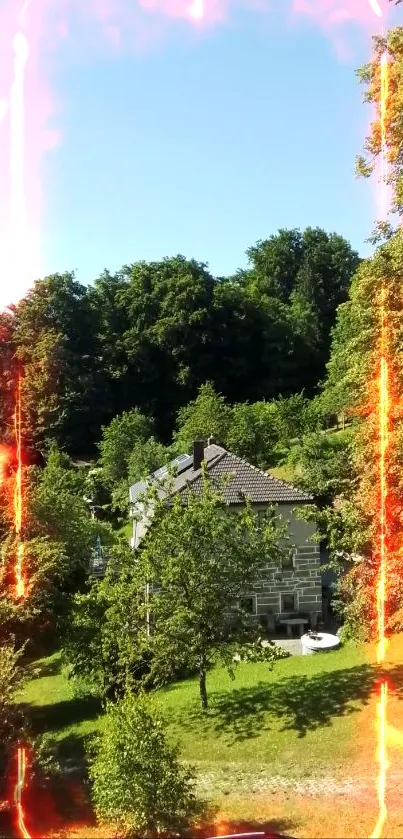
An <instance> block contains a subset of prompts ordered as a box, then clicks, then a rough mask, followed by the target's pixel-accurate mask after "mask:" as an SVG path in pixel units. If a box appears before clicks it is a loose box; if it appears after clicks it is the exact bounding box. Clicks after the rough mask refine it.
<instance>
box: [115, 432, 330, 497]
mask: <svg viewBox="0 0 403 839" xmlns="http://www.w3.org/2000/svg"><path fill="white" fill-rule="evenodd" d="M204 461H205V463H206V469H207V472H208V475H209V477H210V478H211V479H212V480H213V482H214V483H215V482H216V483H217V486H218V487H220V489H221V492H222V494H223V497H224V500H225V501H226V503H227V504H242V503H244V501H245V498H249V499H250V501H251V503H252V504H306V503H308V502H310V501H313V497H312V495H310V494H309V493H307V492H304V491H303V490H301V489H298V488H297V487H294V486H293V485H292V484H289V483H287V482H286V481H281V480H279V478H275V477H274V476H273V475H268V474H266V472H263V471H262V470H261V469H258V468H257V467H256V466H253V465H252V464H251V463H248V462H247V461H246V460H243V459H242V458H240V457H237V456H236V455H234V454H232V453H231V452H228V451H227V450H226V449H224V448H222V446H218V445H216V444H215V443H214V444H212V445H210V446H207V447H206V448H205V450H204ZM170 468H173V469H175V471H176V476H175V477H174V479H173V483H172V488H171V494H172V495H174V494H176V493H179V492H180V493H186V492H187V491H189V489H190V487H191V488H192V491H194V492H196V493H197V492H201V488H202V471H201V469H198V470H196V471H194V470H193V458H192V456H191V455H181V456H180V458H176V460H174V461H172V463H171V464H169V466H166V467H163V468H162V469H158V470H157V472H154V474H153V475H151V476H150V478H147V479H146V480H145V481H139V482H138V483H137V484H135V485H134V486H132V487H131V488H130V501H131V503H132V504H133V503H135V501H136V500H137V498H139V496H140V495H142V494H143V493H144V492H145V491H146V489H147V487H148V486H149V485H150V483H152V480H153V479H155V480H156V481H158V480H162V479H163V477H164V475H168V474H169V471H170ZM223 478H227V481H226V482H225V483H224V485H223V486H222V482H223ZM164 494H165V493H164V492H163V490H162V491H161V496H163V495H164Z"/></svg>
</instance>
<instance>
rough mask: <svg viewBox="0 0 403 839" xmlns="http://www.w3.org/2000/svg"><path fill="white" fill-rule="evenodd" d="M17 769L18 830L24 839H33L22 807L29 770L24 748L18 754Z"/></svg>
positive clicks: (15, 798) (15, 794)
mask: <svg viewBox="0 0 403 839" xmlns="http://www.w3.org/2000/svg"><path fill="white" fill-rule="evenodd" d="M17 768H18V776H17V785H16V787H15V793H14V800H15V805H16V808H17V816H18V829H19V831H20V834H21V836H22V837H23V839H31V834H30V833H28V830H27V828H26V826H25V815H24V810H23V807H22V801H21V799H22V791H23V789H24V786H25V772H26V768H27V757H26V752H25V749H24V748H19V749H18V752H17Z"/></svg>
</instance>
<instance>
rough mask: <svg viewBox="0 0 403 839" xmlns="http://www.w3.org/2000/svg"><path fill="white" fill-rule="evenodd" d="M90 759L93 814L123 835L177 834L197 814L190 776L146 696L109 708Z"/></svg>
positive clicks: (198, 806) (199, 811) (132, 698)
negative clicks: (175, 832)
mask: <svg viewBox="0 0 403 839" xmlns="http://www.w3.org/2000/svg"><path fill="white" fill-rule="evenodd" d="M91 752H92V754H90V761H89V762H90V778H91V781H92V785H93V786H92V795H93V802H94V807H95V812H96V814H97V816H98V818H99V820H100V821H101V822H108V823H112V824H113V825H114V826H115V827H116V829H118V830H119V832H120V833H121V834H122V835H124V836H137V835H141V836H144V837H145V836H147V835H155V834H157V835H158V834H163V833H164V832H169V834H170V835H171V836H172V832H174V831H178V830H181V829H183V828H184V827H186V826H187V825H189V824H190V823H192V821H194V819H195V818H196V816H197V815H198V814H200V813H201V809H200V804H199V803H198V801H197V799H196V796H195V793H194V786H193V777H192V774H191V772H190V771H188V770H187V769H185V768H183V767H182V766H181V764H180V762H179V760H178V750H177V747H173V746H171V745H170V744H169V743H168V741H167V739H166V736H165V732H164V728H163V723H162V720H161V718H160V716H159V714H158V712H157V710H156V709H155V707H153V705H152V703H151V701H150V700H148V699H147V698H146V697H145V696H144V695H142V696H137V697H135V696H133V695H132V694H126V696H125V698H124V699H123V700H122V701H121V702H119V703H118V704H117V705H114V706H111V705H109V706H108V710H107V713H106V715H105V718H104V725H103V727H102V732H101V734H100V735H99V737H98V741H97V742H96V745H95V750H94V749H92V750H91Z"/></svg>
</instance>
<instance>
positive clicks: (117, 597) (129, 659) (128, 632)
mask: <svg viewBox="0 0 403 839" xmlns="http://www.w3.org/2000/svg"><path fill="white" fill-rule="evenodd" d="M63 654H64V659H65V661H66V662H67V663H68V665H69V668H70V678H72V680H73V683H74V682H77V681H78V683H81V682H84V683H85V684H87V685H88V686H89V687H90V688H91V690H93V691H94V692H95V693H98V694H100V696H101V697H102V699H103V700H105V699H106V698H111V697H116V696H117V695H119V694H122V693H123V692H124V690H125V689H126V688H127V687H128V686H129V687H130V688H134V687H135V686H136V683H137V684H138V683H139V681H140V680H141V679H142V678H143V677H144V676H145V675H147V674H148V672H149V665H148V662H149V658H150V656H149V653H148V652H147V638H146V615H145V602H144V588H142V589H141V588H140V587H139V586H138V584H137V578H136V574H135V569H133V553H132V551H131V549H130V548H129V546H128V545H127V544H123V543H122V544H120V545H117V546H116V547H115V548H114V549H112V550H111V558H110V562H109V567H108V572H107V574H106V576H105V578H104V579H103V580H101V581H95V582H93V584H92V585H91V587H90V588H89V590H88V591H87V592H85V593H82V594H76V595H75V597H74V599H73V603H72V608H71V610H70V614H69V624H68V627H67V628H66V632H65V635H64V639H63Z"/></svg>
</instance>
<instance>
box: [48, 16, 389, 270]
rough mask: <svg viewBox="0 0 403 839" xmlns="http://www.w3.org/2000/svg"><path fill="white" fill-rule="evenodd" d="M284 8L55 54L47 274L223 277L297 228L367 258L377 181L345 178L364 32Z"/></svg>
mask: <svg viewBox="0 0 403 839" xmlns="http://www.w3.org/2000/svg"><path fill="white" fill-rule="evenodd" d="M323 2H324V3H326V2H327V0H323ZM362 3H364V4H365V3H366V0H362ZM278 4H279V6H282V5H283V6H284V7H285V6H286V5H287V3H286V0H278ZM398 8H399V7H398ZM282 12H283V9H280V10H279V13H278V14H276V15H273V14H271V15H267V16H266V15H264V14H261V13H257V12H256V11H253V12H252V11H249V12H248V11H247V10H246V9H244V10H243V11H242V12H241V11H239V12H238V14H237V16H236V18H232V19H231V17H230V19H229V20H227V21H226V22H225V23H223V24H220V25H216V26H211V27H209V28H207V29H203V28H200V27H199V28H196V29H195V28H194V26H193V27H192V26H191V25H190V24H189V23H188V22H185V21H183V20H182V21H180V20H178V21H171V22H170V23H169V26H168V25H167V27H166V29H165V30H164V32H163V35H161V33H160V35H159V36H158V37H156V38H155V40H153V37H150V38H149V42H148V43H147V46H146V47H145V48H142V49H137V50H136V49H133V50H131V51H130V50H127V49H126V50H115V51H112V50H105V51H103V50H102V49H99V50H95V51H94V50H92V48H91V50H90V51H89V53H88V55H87V54H86V52H85V50H76V51H71V49H70V47H69V42H68V41H66V43H65V45H64V46H63V44H62V45H61V46H60V50H59V52H58V55H57V56H56V55H54V56H53V58H52V64H51V66H52V68H53V79H52V83H53V88H54V90H56V91H57V99H58V110H57V114H56V116H55V124H56V125H57V127H58V128H59V129H61V132H62V136H63V139H62V142H61V144H59V145H58V146H57V147H56V148H55V149H54V150H53V151H52V152H51V153H50V154H49V155H48V156H47V157H46V161H45V164H44V168H43V178H42V180H43V195H44V217H43V220H42V233H41V239H42V254H43V270H44V273H51V272H54V271H64V270H73V269H74V270H76V272H77V279H78V280H79V281H81V282H83V283H86V282H90V281H91V280H93V279H94V278H95V277H97V276H98V275H99V273H100V272H101V271H102V270H103V269H104V268H108V269H109V270H111V271H114V270H116V269H118V268H119V267H121V266H122V265H123V264H127V263H129V262H133V261H135V260H138V259H146V260H152V259H160V258H162V257H163V256H169V255H174V254H177V253H182V254H184V255H185V256H186V257H194V258H196V259H197V260H200V261H205V262H207V263H208V264H209V266H210V269H211V271H212V272H213V274H215V275H224V274H229V273H232V272H234V271H235V270H236V269H237V268H239V267H242V266H244V265H245V264H246V260H245V250H246V248H247V247H248V246H249V245H251V244H253V243H254V242H256V241H257V240H258V239H260V238H265V237H268V236H269V235H271V234H273V233H275V232H276V231H277V230H278V228H280V227H288V228H290V227H301V228H304V227H306V226H308V225H311V226H316V225H318V226H320V227H323V228H324V229H325V230H327V231H329V232H331V231H336V232H337V233H340V234H342V235H344V236H345V237H347V238H348V239H349V240H350V241H351V242H352V244H353V246H354V247H356V248H357V249H358V250H359V251H360V253H362V254H363V255H365V254H366V253H368V252H369V247H368V245H365V239H366V238H367V237H368V235H369V233H370V231H371V228H372V225H373V221H374V216H375V214H376V210H375V196H374V185H372V186H371V185H369V184H368V183H362V182H360V181H357V180H356V179H355V177H354V161H355V155H356V154H357V153H359V152H360V151H361V146H362V142H363V138H364V135H365V130H366V126H367V124H368V121H369V119H370V118H371V112H370V110H369V108H368V106H364V105H363V104H362V90H361V89H360V86H359V84H358V81H357V80H356V78H355V72H354V71H355V67H356V66H358V65H360V64H361V63H363V62H364V61H365V60H367V59H368V58H369V56H370V38H369V35H368V31H364V30H363V29H361V28H360V27H357V26H355V25H353V24H347V25H346V26H345V27H344V29H343V33H344V34H343V39H342V43H341V46H340V42H339V44H338V47H335V43H334V38H333V36H332V35H331V34H330V33H329V32H325V31H324V30H323V29H322V28H320V26H319V25H317V23H316V22H315V21H313V20H311V19H309V18H306V17H305V18H303V17H300V18H298V19H295V18H294V19H293V20H291V19H290V18H289V16H287V15H285V14H283V13H282ZM376 26H377V22H376V19H374V27H373V28H374V30H375V29H376ZM73 53H74V54H73Z"/></svg>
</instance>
